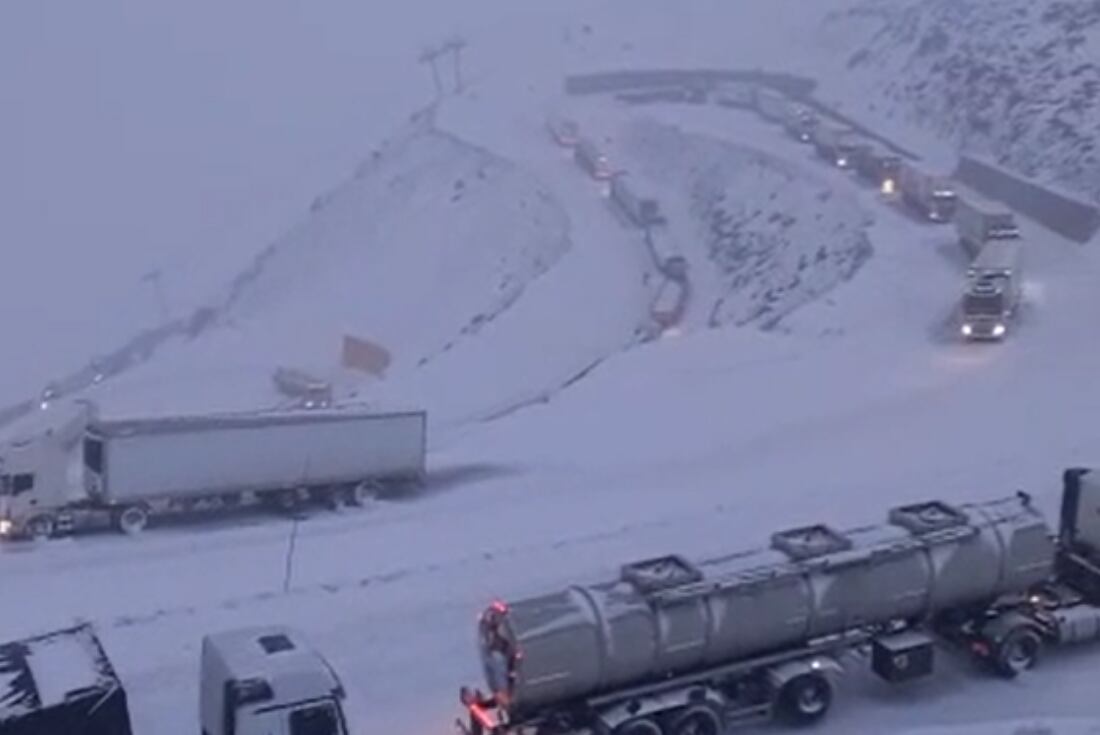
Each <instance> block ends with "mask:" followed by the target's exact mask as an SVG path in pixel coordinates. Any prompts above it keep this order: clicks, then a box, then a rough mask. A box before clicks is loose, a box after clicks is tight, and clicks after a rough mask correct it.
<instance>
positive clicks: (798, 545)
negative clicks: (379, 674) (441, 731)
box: [457, 468, 1100, 735]
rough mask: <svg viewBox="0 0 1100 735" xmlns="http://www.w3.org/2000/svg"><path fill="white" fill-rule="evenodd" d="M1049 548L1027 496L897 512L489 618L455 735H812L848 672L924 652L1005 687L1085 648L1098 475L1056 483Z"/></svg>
mask: <svg viewBox="0 0 1100 735" xmlns="http://www.w3.org/2000/svg"><path fill="white" fill-rule="evenodd" d="M1062 482H1063V493H1062V508H1061V515H1060V518H1061V527H1060V531H1059V533H1058V535H1057V536H1055V535H1054V534H1053V533H1052V532H1051V527H1050V526H1048V525H1047V523H1046V521H1045V520H1044V518H1043V516H1042V514H1041V513H1040V512H1039V510H1038V509H1037V508H1035V507H1034V506H1033V504H1032V502H1031V498H1030V497H1029V496H1028V495H1027V494H1026V493H1017V494H1016V495H1014V496H1010V497H1006V498H1003V499H1001V500H994V501H986V502H982V503H974V504H967V505H958V506H956V505H951V504H948V503H945V502H942V501H937V500H933V501H930V502H924V503H915V504H908V505H903V506H900V507H897V508H894V509H893V510H891V511H890V512H889V514H888V515H887V518H886V520H885V522H884V523H881V524H879V525H875V526H869V527H862V528H859V529H854V530H850V531H847V532H840V531H836V530H834V529H832V528H830V527H829V526H826V525H821V524H817V525H811V526H806V527H802V528H796V529H791V530H788V531H783V532H780V533H777V534H774V535H773V536H772V540H771V543H770V545H769V546H768V548H766V549H760V550H758V551H755V552H740V553H736V552H735V553H730V554H725V555H722V556H719V557H716V558H713V559H710V560H707V561H704V562H699V563H692V562H690V561H688V560H686V559H684V558H683V557H680V556H676V555H672V556H665V557H657V558H652V559H646V560H642V561H639V562H635V563H632V564H627V565H625V566H623V567H622V569H621V571H620V574H619V575H618V578H616V579H609V580H607V581H606V582H603V583H599V584H588V585H578V586H571V587H567V588H564V589H556V590H552V591H548V592H547V593H545V594H541V595H536V596H532V597H528V598H523V599H519V600H515V601H514V602H511V603H506V602H503V601H497V602H494V603H493V604H491V605H490V606H489V607H488V608H487V609H486V610H485V611H484V612H483V613H482V615H481V618H480V620H479V622H478V627H477V631H476V641H477V646H478V649H479V653H480V657H481V662H482V669H483V671H484V676H485V685H486V687H487V689H488V691H487V692H483V691H480V690H475V689H470V688H466V687H463V688H462V689H461V690H460V692H459V699H460V701H461V703H462V705H463V708H464V710H465V717H463V718H462V719H460V720H459V721H458V723H457V724H458V727H459V729H460V730H461V731H462V732H463V733H465V734H466V735H520V734H521V733H522V734H525V733H539V735H580V734H581V733H607V734H608V735H721V734H722V733H724V732H726V730H727V729H728V728H731V727H733V726H735V725H747V724H750V723H757V722H762V721H766V720H769V719H771V718H773V717H780V718H782V719H785V720H787V721H788V722H791V723H794V724H807V723H811V722H815V721H818V720H820V719H821V718H823V717H824V716H825V714H826V713H827V712H828V710H829V707H830V704H831V703H832V701H833V696H834V695H833V692H834V688H835V685H836V683H837V682H838V681H839V680H840V678H841V677H842V676H843V674H844V673H845V668H842V667H841V665H840V662H839V660H838V659H839V658H841V657H844V658H852V659H854V656H853V655H852V654H856V653H860V654H864V656H865V658H867V659H868V660H869V664H870V668H871V670H872V671H873V672H874V673H875V674H876V675H877V676H878V677H880V678H881V679H884V680H885V681H887V682H890V683H892V684H902V683H904V682H908V681H912V680H916V679H919V678H922V677H926V676H929V675H931V674H932V673H933V671H934V663H935V652H936V647H937V643H938V644H940V645H946V646H948V647H951V648H954V649H956V650H960V651H963V652H966V653H967V654H969V655H970V656H972V657H973V658H974V659H976V660H977V661H978V662H980V663H981V664H983V665H984V666H987V667H988V668H989V669H990V670H991V671H992V672H995V673H996V674H998V675H1000V676H1002V677H1005V678H1013V677H1016V676H1019V675H1021V674H1023V673H1024V672H1025V671H1027V670H1029V669H1031V668H1032V667H1034V666H1035V665H1036V663H1037V662H1038V661H1039V660H1040V657H1041V653H1042V650H1043V648H1044V646H1059V645H1065V644H1072V643H1078V642H1084V641H1095V640H1096V639H1097V638H1100V523H1097V521H1096V518H1097V515H1098V512H1100V472H1098V471H1097V470H1090V469H1085V468H1071V469H1068V470H1066V471H1065V472H1064V473H1063V476H1062Z"/></svg>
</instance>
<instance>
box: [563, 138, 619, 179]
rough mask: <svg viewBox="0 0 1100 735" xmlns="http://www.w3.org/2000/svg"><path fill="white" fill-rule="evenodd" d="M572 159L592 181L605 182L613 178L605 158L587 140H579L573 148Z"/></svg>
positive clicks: (593, 144)
mask: <svg viewBox="0 0 1100 735" xmlns="http://www.w3.org/2000/svg"><path fill="white" fill-rule="evenodd" d="M573 159H574V160H575V161H576V162H577V165H579V166H580V167H581V168H582V169H584V171H585V172H586V173H587V174H588V175H589V176H591V177H592V178H594V179H597V180H600V181H606V180H607V179H610V178H611V177H612V176H614V174H615V172H614V171H613V170H612V169H611V163H610V162H609V161H608V160H607V156H605V155H604V154H603V153H601V152H600V149H599V148H598V147H597V146H596V144H595V143H593V142H592V141H591V140H589V139H588V138H581V139H580V140H578V141H577V144H576V146H574V148H573Z"/></svg>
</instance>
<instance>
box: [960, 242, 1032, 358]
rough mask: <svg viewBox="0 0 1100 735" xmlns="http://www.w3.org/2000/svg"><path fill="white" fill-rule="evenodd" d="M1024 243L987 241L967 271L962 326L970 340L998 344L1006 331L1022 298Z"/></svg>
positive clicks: (963, 331) (964, 334) (961, 329)
mask: <svg viewBox="0 0 1100 735" xmlns="http://www.w3.org/2000/svg"><path fill="white" fill-rule="evenodd" d="M1022 266H1023V241H1021V240H1020V239H1018V238H1016V239H1004V240H990V241H988V242H987V243H986V244H985V245H984V246H983V247H982V249H981V252H979V253H978V257H977V258H975V259H974V261H973V262H972V263H971V264H970V266H969V267H968V268H967V274H966V275H967V279H966V281H967V286H966V291H965V292H964V293H963V297H962V303H961V305H960V311H961V317H960V321H961V325H960V327H959V329H960V331H961V332H962V335H963V337H965V338H967V339H970V340H978V339H984V340H990V339H992V340H998V339H1002V338H1003V337H1004V336H1005V334H1006V332H1007V331H1008V326H1009V324H1010V323H1011V322H1012V320H1013V319H1014V318H1015V317H1016V313H1017V310H1018V309H1019V306H1020V302H1021V300H1022V298H1023V272H1022Z"/></svg>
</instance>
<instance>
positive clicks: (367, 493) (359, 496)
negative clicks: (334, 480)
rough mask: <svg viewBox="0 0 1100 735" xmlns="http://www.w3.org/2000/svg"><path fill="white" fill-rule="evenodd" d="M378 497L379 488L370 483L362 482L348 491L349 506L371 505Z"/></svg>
mask: <svg viewBox="0 0 1100 735" xmlns="http://www.w3.org/2000/svg"><path fill="white" fill-rule="evenodd" d="M377 496H378V486H377V485H376V484H375V483H373V482H370V481H365V482H360V483H359V484H358V485H355V486H353V487H351V488H349V489H348V495H347V501H348V505H354V506H356V507H360V508H361V507H363V506H364V505H369V504H370V503H371V502H373V501H374V499H375V498H376V497H377Z"/></svg>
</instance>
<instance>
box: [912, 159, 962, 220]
mask: <svg viewBox="0 0 1100 735" xmlns="http://www.w3.org/2000/svg"><path fill="white" fill-rule="evenodd" d="M898 185H899V186H900V188H901V198H902V200H903V201H904V202H905V203H906V204H908V205H909V206H910V207H911V208H913V209H914V210H915V211H916V212H918V213H919V214H920V215H921V216H922V217H924V218H926V219H929V220H931V221H933V222H950V221H951V218H952V217H954V216H955V208H956V206H957V203H958V196H957V194H956V193H955V185H954V184H953V183H952V182H951V181H950V180H948V178H947V177H945V176H938V175H935V174H930V173H928V172H926V171H922V170H921V169H920V168H918V167H917V166H916V165H915V164H913V163H911V162H909V161H905V162H903V163H902V164H901V174H900V176H899V179H898Z"/></svg>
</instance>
